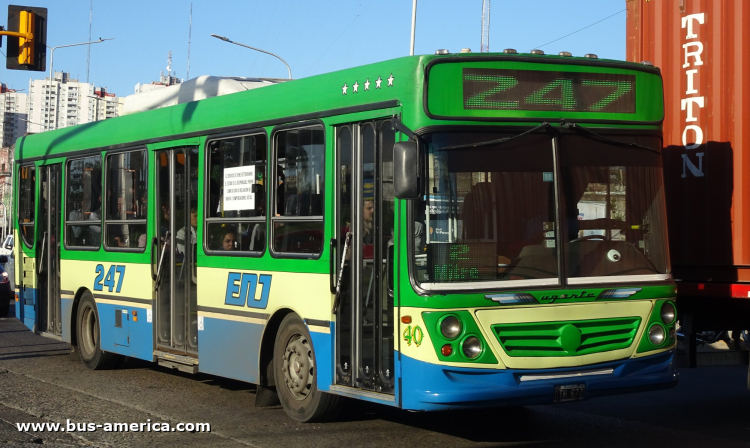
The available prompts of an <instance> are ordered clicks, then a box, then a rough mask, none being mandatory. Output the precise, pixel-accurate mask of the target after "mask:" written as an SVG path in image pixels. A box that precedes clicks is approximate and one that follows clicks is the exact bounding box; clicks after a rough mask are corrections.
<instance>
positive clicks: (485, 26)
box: [480, 0, 490, 53]
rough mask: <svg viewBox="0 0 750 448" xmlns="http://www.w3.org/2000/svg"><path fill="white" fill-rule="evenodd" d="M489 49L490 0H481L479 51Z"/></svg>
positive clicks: (483, 51) (487, 51) (485, 51)
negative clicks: (480, 39)
mask: <svg viewBox="0 0 750 448" xmlns="http://www.w3.org/2000/svg"><path fill="white" fill-rule="evenodd" d="M489 51H490V0H482V46H481V49H480V52H482V53H489Z"/></svg>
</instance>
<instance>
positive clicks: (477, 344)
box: [461, 336, 482, 359]
mask: <svg viewBox="0 0 750 448" xmlns="http://www.w3.org/2000/svg"><path fill="white" fill-rule="evenodd" d="M461 350H462V351H463V352H464V356H466V357H467V358H469V359H474V358H477V357H478V356H479V355H481V354H482V341H480V340H479V338H477V337H476V336H469V337H468V338H466V339H464V343H463V344H461Z"/></svg>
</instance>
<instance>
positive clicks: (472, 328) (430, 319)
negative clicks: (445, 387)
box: [422, 311, 497, 364]
mask: <svg viewBox="0 0 750 448" xmlns="http://www.w3.org/2000/svg"><path fill="white" fill-rule="evenodd" d="M449 315H453V316H456V317H458V319H459V320H460V321H461V333H460V334H459V335H458V336H457V337H455V338H453V339H447V338H445V337H444V336H443V334H442V333H441V332H440V322H441V320H442V318H443V317H444V316H449ZM422 319H424V323H425V327H426V328H425V330H426V331H427V333H428V334H429V335H430V339H431V340H432V345H433V347H434V348H435V353H436V354H437V357H438V359H439V360H441V361H445V362H473V363H477V364H497V358H495V355H493V354H492V350H490V348H489V346H488V345H487V341H485V339H484V338H483V337H482V332H481V331H480V330H479V326H478V325H477V323H476V321H475V320H474V317H473V316H472V315H471V313H469V312H468V311H451V312H425V313H422ZM471 336H475V337H477V338H479V340H480V341H482V353H481V354H480V355H479V356H478V357H476V358H474V359H470V358H467V357H466V356H465V355H464V354H463V351H462V350H461V346H462V343H463V341H464V340H466V338H468V337H471ZM445 344H450V345H451V346H452V348H453V353H451V354H450V356H445V355H443V353H442V352H441V351H440V349H441V348H442V347H443V346H444V345H445Z"/></svg>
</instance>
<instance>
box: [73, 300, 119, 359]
mask: <svg viewBox="0 0 750 448" xmlns="http://www.w3.org/2000/svg"><path fill="white" fill-rule="evenodd" d="M76 336H77V340H78V351H79V356H80V358H81V362H82V363H83V365H85V366H86V367H88V368H89V369H92V370H100V369H107V368H109V367H111V366H112V365H113V363H114V360H115V358H114V355H113V354H112V353H107V352H103V351H102V349H101V331H100V328H99V312H98V310H97V309H96V302H94V297H93V296H92V295H91V293H90V292H88V291H86V292H84V293H83V295H82V296H81V302H80V303H79V304H78V315H77V319H76Z"/></svg>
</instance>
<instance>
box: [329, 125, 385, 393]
mask: <svg viewBox="0 0 750 448" xmlns="http://www.w3.org/2000/svg"><path fill="white" fill-rule="evenodd" d="M394 141H395V131H393V129H392V128H391V121H390V120H381V121H373V122H366V123H356V124H352V125H347V126H341V127H338V128H337V129H336V149H337V151H336V152H337V156H338V157H337V162H336V164H337V170H336V171H337V172H336V195H337V197H336V222H335V226H336V229H335V231H334V235H335V242H334V244H333V246H334V247H335V249H336V251H335V253H336V259H335V268H336V269H335V272H336V273H339V271H341V275H340V277H339V276H338V275H337V276H336V278H337V279H338V278H340V279H341V280H340V284H339V287H340V296H339V302H338V307H337V312H336V384H338V385H343V386H350V387H355V388H361V389H366V390H370V391H375V392H380V393H387V394H393V393H394V381H393V379H394V372H393V365H394V363H393V354H394V342H393V337H394V325H395V322H394V321H393V319H394V313H393V290H392V283H391V282H390V281H391V280H392V278H393V277H392V274H393V272H394V269H395V266H394V264H393V259H394V258H393V235H394V196H393V144H394ZM342 261H343V263H342Z"/></svg>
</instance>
